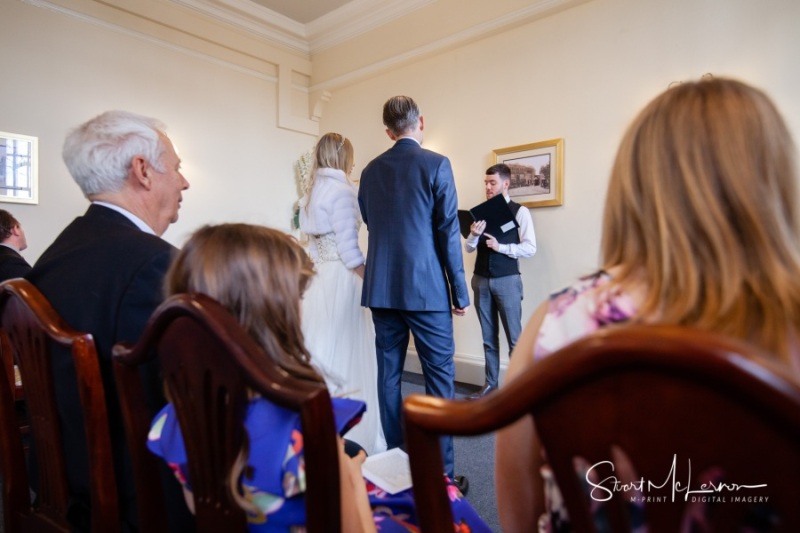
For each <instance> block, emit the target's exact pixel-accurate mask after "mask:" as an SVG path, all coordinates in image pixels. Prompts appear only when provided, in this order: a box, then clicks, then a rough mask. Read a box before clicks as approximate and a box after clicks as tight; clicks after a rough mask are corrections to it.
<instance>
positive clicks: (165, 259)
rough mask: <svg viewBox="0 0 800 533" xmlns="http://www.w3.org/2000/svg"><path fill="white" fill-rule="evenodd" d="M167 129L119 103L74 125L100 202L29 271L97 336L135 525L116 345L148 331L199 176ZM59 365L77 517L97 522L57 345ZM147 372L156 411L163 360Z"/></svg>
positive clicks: (80, 167)
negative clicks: (185, 168) (185, 198)
mask: <svg viewBox="0 0 800 533" xmlns="http://www.w3.org/2000/svg"><path fill="white" fill-rule="evenodd" d="M164 129H165V128H164V125H163V124H162V123H161V122H160V121H158V120H155V119H152V118H148V117H144V116H140V115H136V114H133V113H128V112H123V111H109V112H106V113H103V114H102V115H99V116H97V117H95V118H93V119H91V120H89V121H88V122H86V123H84V124H83V125H81V126H79V127H78V128H76V129H74V130H73V131H71V132H70V133H69V134H68V135H67V138H66V141H65V142H64V149H63V158H64V162H65V163H66V165H67V168H68V169H69V172H70V174H71V175H72V177H73V179H74V180H75V182H76V183H77V184H78V186H80V188H81V190H82V191H83V194H84V195H85V196H86V198H87V199H89V200H90V201H91V202H92V203H91V205H90V206H89V209H88V210H87V211H86V213H85V214H84V215H83V216H81V217H78V218H76V219H75V220H74V221H73V222H72V223H71V224H69V225H68V226H67V227H66V228H65V229H64V231H62V232H61V234H60V235H59V236H58V237H57V238H56V240H55V241H54V242H53V243H52V244H51V245H50V247H49V248H48V249H47V250H46V251H45V252H44V253H43V254H42V255H41V257H40V258H39V260H38V261H37V262H36V264H35V265H34V266H33V269H32V270H31V272H30V273H29V274H28V275H27V276H26V277H27V278H28V279H29V280H30V281H31V282H32V283H33V284H34V285H36V286H37V287H38V288H39V290H40V291H41V292H42V293H43V294H44V296H45V297H46V298H47V299H48V300H49V301H50V303H51V304H52V305H53V307H54V308H55V310H56V311H57V312H58V313H59V314H60V315H61V316H62V317H63V318H64V319H65V320H66V322H67V323H68V324H69V325H70V326H71V327H72V328H74V329H76V330H78V331H85V332H88V333H91V334H92V335H93V336H94V340H95V344H96V345H97V351H98V356H99V359H100V369H101V373H102V375H103V380H104V386H105V393H106V401H107V403H108V413H109V424H110V430H111V441H112V447H113V450H114V462H115V465H114V466H115V472H116V475H117V485H118V491H119V500H120V512H121V516H122V519H123V521H124V522H125V524H124V525H125V529H131V530H136V529H137V520H136V506H135V498H134V493H133V481H132V477H131V476H132V474H131V466H130V459H129V457H128V456H127V452H126V448H125V443H124V428H123V426H122V417H121V415H120V411H119V404H118V400H117V388H116V384H115V383H114V380H113V372H112V363H111V348H112V346H114V344H116V343H117V342H120V341H130V342H135V341H136V340H138V338H139V336H140V335H141V333H142V331H143V330H144V326H145V324H146V322H147V319H148V318H149V317H150V315H151V314H152V312H153V310H154V309H155V308H156V307H157V306H158V305H159V304H160V303H161V301H162V300H163V292H162V290H163V289H162V286H163V279H164V275H165V274H166V271H167V268H168V267H169V263H170V260H171V257H172V254H173V252H174V251H175V248H174V247H173V246H172V245H170V244H169V243H168V242H166V241H164V240H163V239H161V235H162V234H163V233H164V232H165V231H166V230H167V228H168V227H169V225H170V224H171V223H173V222H175V221H176V220H178V209H179V208H180V203H181V199H182V193H183V191H184V190H186V189H188V188H189V182H188V181H186V178H184V177H183V175H182V174H181V171H180V163H181V161H180V158H179V157H178V155H177V154H176V153H175V148H174V147H173V146H172V142H171V141H170V140H169V138H168V137H167V136H166V134H165V133H164ZM53 366H54V376H55V380H56V394H57V397H58V409H59V416H60V418H61V422H62V424H61V427H62V432H63V441H64V449H65V453H66V456H67V457H68V458H69V461H68V462H67V475H68V478H69V488H70V496H71V508H70V520H71V522H73V526H74V527H75V528H76V529H78V530H88V529H89V523H88V522H89V517H90V512H89V478H88V470H89V466H88V454H89V453H91V450H87V446H86V439H85V436H84V428H83V422H82V414H81V408H80V402H79V398H78V391H77V386H76V380H75V370H74V367H73V365H72V361H71V357H70V356H69V353H68V352H66V351H55V352H54V356H53ZM143 374H144V375H145V388H146V389H147V392H148V401H149V403H150V404H151V405H150V408H151V409H152V410H153V411H154V412H155V410H156V409H158V408H159V407H161V405H159V404H160V403H161V404H163V391H162V390H161V382H160V379H159V376H158V366H157V363H154V364H153V365H151V366H150V367H149V368H146V369H144V372H143ZM165 477H166V476H165ZM173 481H174V480H173ZM165 482H166V483H167V484H169V481H167V480H165ZM175 487H176V488H177V484H176V485H175ZM165 490H167V492H170V491H171V490H172V489H171V488H170V487H165ZM173 507H175V506H173ZM168 509H169V508H168ZM169 511H170V512H175V511H176V509H169ZM186 516H188V515H186ZM172 518H173V517H171V520H172ZM185 519H186V518H185V517H180V516H179V517H178V518H176V520H178V522H172V521H171V527H170V529H171V530H176V529H175V528H177V527H180V526H179V524H180V523H185Z"/></svg>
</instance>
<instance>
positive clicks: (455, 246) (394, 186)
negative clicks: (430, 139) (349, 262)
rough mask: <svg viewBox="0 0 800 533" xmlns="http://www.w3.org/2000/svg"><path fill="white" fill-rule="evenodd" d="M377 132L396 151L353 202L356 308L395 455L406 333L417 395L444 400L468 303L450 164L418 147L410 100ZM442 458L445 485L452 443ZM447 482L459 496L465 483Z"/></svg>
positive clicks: (394, 105)
mask: <svg viewBox="0 0 800 533" xmlns="http://www.w3.org/2000/svg"><path fill="white" fill-rule="evenodd" d="M383 123H384V124H385V125H386V128H387V129H386V133H387V134H388V135H389V138H391V139H392V140H393V141H396V142H395V144H394V146H393V147H392V148H390V149H389V150H388V151H386V152H384V153H383V154H381V155H379V156H378V157H376V158H375V159H373V160H372V161H371V162H370V163H369V164H368V165H367V167H366V168H365V169H364V171H363V172H362V174H361V186H360V189H359V193H358V203H359V206H360V208H361V216H362V217H363V219H364V223H366V224H367V228H368V229H369V247H368V252H367V263H366V272H365V274H364V289H363V293H362V298H361V305H363V306H365V307H369V308H370V309H371V310H372V320H373V322H374V323H375V348H376V354H377V358H378V399H379V403H380V411H381V422H382V423H383V431H384V433H385V435H386V443H387V445H388V446H389V448H396V447H398V446H402V445H403V431H402V427H401V423H400V415H401V409H402V401H403V398H402V395H401V391H400V385H401V378H402V373H403V364H404V362H405V358H406V350H407V348H408V341H409V331H410V332H411V333H413V334H414V344H415V346H416V349H417V353H418V354H419V360H420V363H421V365H422V373H423V375H424V377H425V390H426V392H427V393H428V394H431V395H433V396H439V397H441V398H453V396H454V392H455V364H454V362H453V352H454V351H455V342H454V340H453V320H452V317H451V312H452V313H453V314H456V315H459V316H460V315H464V313H465V312H466V310H467V307H468V306H469V295H468V292H467V284H466V282H465V279H464V264H463V261H462V257H461V240H460V238H461V237H460V234H459V226H458V216H457V210H458V207H457V206H458V199H457V197H456V188H455V182H454V181H453V171H452V169H451V167H450V161H449V160H448V159H447V158H446V157H444V156H442V155H439V154H437V153H435V152H431V151H430V150H425V149H423V148H422V146H421V144H422V138H423V134H422V130H423V128H424V121H423V117H422V116H420V114H419V108H418V107H417V104H416V103H415V102H414V100H412V99H411V98H409V97H407V96H395V97H393V98H390V99H389V100H388V101H387V102H386V104H384V106H383ZM442 450H443V454H444V462H445V473H446V474H447V475H448V476H450V478H451V479H454V478H453V438H452V437H445V438H443V439H442ZM456 481H457V482H456V484H457V485H460V488H463V489H465V488H466V487H465V482H466V480H463V479H459V480H456ZM462 492H463V490H462Z"/></svg>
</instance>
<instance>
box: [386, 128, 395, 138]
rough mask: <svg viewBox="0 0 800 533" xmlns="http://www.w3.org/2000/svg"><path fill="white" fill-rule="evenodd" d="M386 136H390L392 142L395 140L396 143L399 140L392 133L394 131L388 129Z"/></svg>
mask: <svg viewBox="0 0 800 533" xmlns="http://www.w3.org/2000/svg"><path fill="white" fill-rule="evenodd" d="M386 135H388V136H389V138H390V139H391V140H393V141H396V140H397V137H396V136H395V134H394V133H392V130H390V129H389V128H386Z"/></svg>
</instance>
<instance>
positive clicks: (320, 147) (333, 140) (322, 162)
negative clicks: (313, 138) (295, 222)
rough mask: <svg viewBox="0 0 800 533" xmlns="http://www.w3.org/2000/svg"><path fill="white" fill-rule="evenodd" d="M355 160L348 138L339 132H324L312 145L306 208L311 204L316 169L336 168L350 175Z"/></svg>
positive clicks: (351, 144)
mask: <svg viewBox="0 0 800 533" xmlns="http://www.w3.org/2000/svg"><path fill="white" fill-rule="evenodd" d="M354 162H355V152H354V150H353V143H351V142H350V139H348V138H347V137H345V136H344V135H342V134H340V133H326V134H325V135H323V136H322V137H320V139H319V141H317V145H316V146H315V147H314V162H313V164H312V166H311V175H310V176H309V180H308V193H307V198H308V202H307V203H306V209H308V206H309V205H311V195H312V194H313V192H314V183H315V181H316V179H317V170H319V169H321V168H336V169H339V170H341V171H342V172H344V174H345V176H348V177H349V176H350V171H351V170H353V165H354Z"/></svg>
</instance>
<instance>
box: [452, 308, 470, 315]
mask: <svg viewBox="0 0 800 533" xmlns="http://www.w3.org/2000/svg"><path fill="white" fill-rule="evenodd" d="M467 309H469V306H466V307H454V308H453V314H454V315H456V316H464V315H466V314H467Z"/></svg>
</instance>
